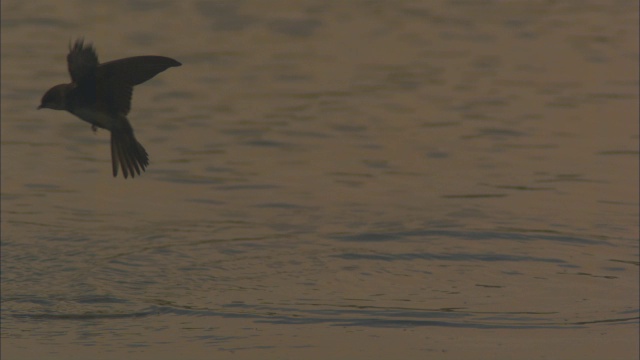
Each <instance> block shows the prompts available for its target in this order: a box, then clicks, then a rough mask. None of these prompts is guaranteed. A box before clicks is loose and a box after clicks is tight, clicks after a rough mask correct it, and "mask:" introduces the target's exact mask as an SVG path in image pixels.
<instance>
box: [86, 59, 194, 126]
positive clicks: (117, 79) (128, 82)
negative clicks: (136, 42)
mask: <svg viewBox="0 0 640 360" xmlns="http://www.w3.org/2000/svg"><path fill="white" fill-rule="evenodd" d="M180 65H182V64H181V63H180V62H178V61H176V60H174V59H171V58H168V57H164V56H135V57H130V58H125V59H120V60H114V61H109V62H106V63H104V64H100V65H99V66H98V69H97V80H98V84H101V86H105V87H106V88H108V89H110V92H109V93H110V94H111V95H112V96H111V97H110V98H109V102H110V104H109V106H110V107H111V109H110V110H111V111H112V112H115V113H117V114H122V115H126V114H128V113H129V110H131V95H132V93H133V87H134V86H135V85H139V84H142V83H143V82H145V81H147V80H149V79H151V78H153V77H154V76H156V75H158V74H159V73H161V72H163V71H165V70H167V69H168V68H170V67H174V66H180Z"/></svg>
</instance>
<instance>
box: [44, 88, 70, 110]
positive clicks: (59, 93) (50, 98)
mask: <svg viewBox="0 0 640 360" xmlns="http://www.w3.org/2000/svg"><path fill="white" fill-rule="evenodd" d="M68 92H69V84H60V85H56V86H54V87H52V88H51V89H49V91H47V92H46V93H45V94H44V96H42V100H40V106H38V110H40V109H53V110H65V109H66V105H67V93H68Z"/></svg>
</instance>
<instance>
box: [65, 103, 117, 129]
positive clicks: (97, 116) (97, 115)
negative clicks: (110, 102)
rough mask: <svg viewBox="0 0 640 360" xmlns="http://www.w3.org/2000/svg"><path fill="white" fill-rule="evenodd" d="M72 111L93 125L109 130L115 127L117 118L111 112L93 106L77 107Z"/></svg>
mask: <svg viewBox="0 0 640 360" xmlns="http://www.w3.org/2000/svg"><path fill="white" fill-rule="evenodd" d="M71 113H72V114H73V115H75V116H77V117H79V118H80V119H82V120H84V121H86V122H88V123H89V124H91V125H95V126H97V127H99V128H103V129H107V130H111V129H113V127H114V125H115V122H116V121H117V119H116V118H114V117H113V116H111V115H110V114H108V113H105V112H102V111H97V110H95V109H91V108H76V109H73V111H71Z"/></svg>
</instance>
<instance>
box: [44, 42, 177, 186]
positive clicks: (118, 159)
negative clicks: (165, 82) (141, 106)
mask: <svg viewBox="0 0 640 360" xmlns="http://www.w3.org/2000/svg"><path fill="white" fill-rule="evenodd" d="M67 65H68V68H69V74H70V75H71V83H69V84H60V85H56V86H54V87H52V88H51V89H49V91H47V92H46V93H45V94H44V96H43V97H42V100H41V103H40V106H38V109H42V108H47V109H54V110H67V111H68V112H70V113H72V114H73V115H75V116H77V117H79V118H80V119H82V120H84V121H86V122H88V123H89V124H91V129H93V131H96V130H97V128H103V129H107V130H109V131H110V132H111V163H112V167H113V176H114V177H115V176H117V175H118V167H121V168H122V174H123V175H124V178H125V179H126V178H127V177H128V176H129V175H131V177H135V176H136V174H138V175H140V173H141V171H145V169H146V167H147V165H149V155H148V154H147V151H146V150H145V149H144V147H142V145H141V144H140V143H139V142H138V141H137V140H136V137H135V136H134V134H133V128H132V127H131V124H130V123H129V120H128V119H127V114H128V113H129V110H131V95H132V94H133V87H134V86H135V85H139V84H142V83H143V82H145V81H147V80H149V79H151V78H152V77H154V76H156V75H157V74H159V73H161V72H163V71H165V70H167V69H168V68H170V67H174V66H180V65H182V64H180V63H179V62H178V61H176V60H174V59H171V58H168V57H164V56H135V57H129V58H125V59H120V60H114V61H109V62H106V63H103V64H100V63H98V55H97V54H96V50H95V49H94V47H93V46H92V45H91V44H85V43H84V40H83V39H78V40H76V42H75V43H74V44H73V46H71V45H70V46H69V55H67Z"/></svg>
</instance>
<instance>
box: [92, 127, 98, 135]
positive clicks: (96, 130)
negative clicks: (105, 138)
mask: <svg viewBox="0 0 640 360" xmlns="http://www.w3.org/2000/svg"><path fill="white" fill-rule="evenodd" d="M91 130H93V133H94V134H95V133H97V132H98V127H97V126H95V125H91Z"/></svg>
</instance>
